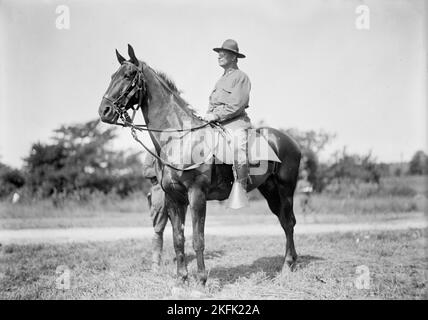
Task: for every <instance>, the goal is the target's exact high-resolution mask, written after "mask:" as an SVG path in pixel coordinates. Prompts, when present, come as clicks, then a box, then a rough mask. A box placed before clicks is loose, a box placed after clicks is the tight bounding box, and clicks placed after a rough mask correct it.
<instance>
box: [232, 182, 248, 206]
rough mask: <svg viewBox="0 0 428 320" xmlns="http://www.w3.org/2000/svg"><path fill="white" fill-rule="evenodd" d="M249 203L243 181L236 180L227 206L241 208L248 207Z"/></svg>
mask: <svg viewBox="0 0 428 320" xmlns="http://www.w3.org/2000/svg"><path fill="white" fill-rule="evenodd" d="M249 205H250V202H249V200H248V195H247V190H245V189H244V186H243V183H242V182H240V181H239V180H235V182H234V183H233V186H232V191H230V195H229V199H228V201H227V205H226V207H227V208H230V209H240V208H244V207H248V206H249Z"/></svg>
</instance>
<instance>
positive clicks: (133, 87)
mask: <svg viewBox="0 0 428 320" xmlns="http://www.w3.org/2000/svg"><path fill="white" fill-rule="evenodd" d="M123 64H128V65H130V66H132V67H133V68H134V69H136V73H135V75H134V77H133V78H132V81H131V82H130V83H129V84H128V86H127V87H126V89H125V91H124V92H123V93H122V94H121V95H120V96H119V97H117V98H116V99H115V100H112V99H110V98H108V97H107V96H106V95H104V96H103V99H104V100H107V101H108V102H110V103H111V105H112V106H113V111H114V113H115V114H116V115H117V116H118V117H117V118H120V119H121V120H122V121H123V123H120V122H117V120H116V121H115V122H114V123H113V124H115V125H120V126H124V127H126V126H128V125H127V122H129V123H131V124H132V123H133V118H134V116H135V112H136V111H137V110H138V109H139V108H141V104H142V99H143V97H144V96H145V94H146V82H145V81H144V77H143V70H142V63H141V62H140V63H139V65H138V67H137V66H136V65H135V64H133V63H131V62H128V61H125V62H123ZM136 94H138V104H137V107H135V108H134V106H131V107H128V108H127V106H128V103H129V101H130V100H131V99H132V98H133V97H134V96H135V95H136ZM130 108H132V109H133V110H134V115H133V117H132V119H131V118H130V117H129V114H128V113H127V112H126V111H127V110H128V109H130Z"/></svg>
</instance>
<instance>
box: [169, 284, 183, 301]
mask: <svg viewBox="0 0 428 320" xmlns="http://www.w3.org/2000/svg"><path fill="white" fill-rule="evenodd" d="M185 295H186V290H184V289H183V288H181V287H172V289H171V296H172V297H173V298H176V299H180V298H183V297H184V296H185Z"/></svg>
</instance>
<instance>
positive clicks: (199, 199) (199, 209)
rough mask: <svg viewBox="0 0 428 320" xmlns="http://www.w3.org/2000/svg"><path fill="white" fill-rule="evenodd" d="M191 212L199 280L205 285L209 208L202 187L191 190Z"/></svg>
mask: <svg viewBox="0 0 428 320" xmlns="http://www.w3.org/2000/svg"><path fill="white" fill-rule="evenodd" d="M189 204H190V212H191V214H192V224H193V249H194V250H195V253H196V263H197V266H198V281H199V283H200V284H202V285H205V283H206V282H207V277H208V276H207V272H206V271H205V261H204V250H205V237H204V229H205V216H206V209H207V201H206V195H205V193H204V192H203V191H202V190H201V189H200V188H191V189H190V190H189Z"/></svg>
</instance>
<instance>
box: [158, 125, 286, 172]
mask: <svg viewBox="0 0 428 320" xmlns="http://www.w3.org/2000/svg"><path fill="white" fill-rule="evenodd" d="M164 139H165V140H164ZM162 140H164V141H163V142H164V143H162V144H163V148H162V152H161V155H160V157H161V158H162V160H165V161H168V162H169V163H170V164H172V165H174V166H175V167H177V168H180V169H187V170H188V169H190V168H196V167H198V166H200V165H203V164H212V163H213V161H214V163H218V164H220V163H223V164H234V159H235V152H234V150H235V148H234V139H233V136H231V135H230V134H229V133H228V132H227V131H224V130H221V129H217V128H210V127H206V128H203V129H200V130H197V131H193V132H192V131H190V132H185V133H176V132H175V133H168V134H167V135H166V136H165V137H162ZM165 141H166V143H165ZM247 152H248V155H247V156H248V162H249V164H250V165H257V164H259V163H260V161H274V162H279V163H280V162H281V160H279V158H278V155H277V154H276V152H275V151H274V149H272V147H271V146H270V145H269V143H268V140H267V131H266V132H263V129H262V130H261V131H256V130H255V129H249V130H248V148H247Z"/></svg>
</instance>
